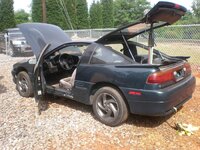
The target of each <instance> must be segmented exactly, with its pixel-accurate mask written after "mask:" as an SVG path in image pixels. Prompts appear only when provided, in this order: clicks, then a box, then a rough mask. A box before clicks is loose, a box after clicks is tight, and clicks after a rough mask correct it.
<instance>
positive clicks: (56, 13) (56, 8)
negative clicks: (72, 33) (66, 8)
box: [46, 0, 67, 29]
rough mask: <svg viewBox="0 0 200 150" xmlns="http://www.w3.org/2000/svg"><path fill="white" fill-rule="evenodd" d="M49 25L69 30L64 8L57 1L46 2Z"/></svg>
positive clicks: (48, 0)
mask: <svg viewBox="0 0 200 150" xmlns="http://www.w3.org/2000/svg"><path fill="white" fill-rule="evenodd" d="M46 10H47V23H50V24H54V25H57V26H59V27H61V28H63V29H66V28H67V23H66V20H65V16H64V15H63V12H62V8H61V6H60V5H59V3H57V2H56V1H55V0H47V1H46Z"/></svg>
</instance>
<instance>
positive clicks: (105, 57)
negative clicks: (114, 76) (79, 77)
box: [90, 46, 130, 64]
mask: <svg viewBox="0 0 200 150" xmlns="http://www.w3.org/2000/svg"><path fill="white" fill-rule="evenodd" d="M90 63H91V64H117V63H118V64H121V63H130V61H129V60H127V59H126V58H125V57H123V56H122V55H120V54H118V53H115V52H114V51H112V50H110V49H109V48H107V47H103V46H102V47H98V48H97V49H96V50H95V52H94V54H93V56H92V59H91V62H90Z"/></svg>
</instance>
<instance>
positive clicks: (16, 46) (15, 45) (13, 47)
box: [5, 28, 33, 57]
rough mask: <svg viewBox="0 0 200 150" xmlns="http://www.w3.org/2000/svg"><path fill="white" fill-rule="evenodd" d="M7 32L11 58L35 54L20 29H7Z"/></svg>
mask: <svg viewBox="0 0 200 150" xmlns="http://www.w3.org/2000/svg"><path fill="white" fill-rule="evenodd" d="M5 32H6V33H5V34H6V38H7V44H8V46H7V47H8V48H9V50H8V54H9V55H10V56H12V57H14V56H17V55H18V56H19V55H24V54H33V52H32V49H31V46H30V45H28V43H27V42H26V39H25V38H24V37H23V35H22V33H21V32H20V31H19V29H18V28H12V29H7V30H6V31H5Z"/></svg>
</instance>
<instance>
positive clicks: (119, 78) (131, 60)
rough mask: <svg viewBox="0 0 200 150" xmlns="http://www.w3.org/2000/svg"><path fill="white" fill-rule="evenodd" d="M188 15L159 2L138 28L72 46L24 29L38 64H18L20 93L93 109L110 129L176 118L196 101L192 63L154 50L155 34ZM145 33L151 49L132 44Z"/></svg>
mask: <svg viewBox="0 0 200 150" xmlns="http://www.w3.org/2000/svg"><path fill="white" fill-rule="evenodd" d="M185 12H186V9H185V8H184V7H182V6H180V5H177V4H174V3H170V2H159V3H158V4H157V5H155V6H154V7H153V8H152V9H151V10H150V11H149V12H148V13H147V14H146V15H145V16H144V18H142V19H140V20H139V21H138V22H135V23H131V24H129V25H126V26H123V27H121V28H118V29H116V30H115V31H113V32H111V33H108V34H107V35H105V36H103V37H101V38H100V39H98V40H96V41H95V42H94V41H91V42H88V41H78V42H77V41H76V42H75V41H72V40H71V39H70V38H69V37H68V36H67V35H66V34H65V33H64V32H63V30H61V29H60V28H59V27H57V26H54V25H50V24H42V23H28V24H21V25H19V28H20V30H21V32H22V33H23V34H24V36H25V38H26V40H27V41H28V43H29V44H30V45H31V47H32V50H33V53H34V54H35V58H32V59H30V60H28V61H24V62H19V63H16V64H14V66H13V70H12V75H13V78H14V82H15V83H16V87H17V90H18V92H19V94H20V95H21V96H23V97H30V96H34V97H35V99H36V100H40V99H41V98H42V97H43V96H44V95H45V94H52V95H56V96H61V97H65V98H67V99H71V100H75V101H78V102H81V103H84V104H86V105H92V107H93V111H94V114H95V116H96V118H97V119H98V120H99V121H100V122H102V123H104V124H106V125H109V126H117V125H120V124H122V123H123V122H124V121H125V120H126V119H127V118H128V115H129V113H132V114H139V115H148V116H163V115H169V114H171V113H173V112H176V111H177V109H178V108H180V107H181V106H182V105H183V104H184V103H185V102H187V101H188V100H189V99H190V98H191V97H192V94H193V92H194V89H195V78H194V76H193V75H192V74H191V67H190V64H189V63H188V61H187V59H188V58H189V57H183V56H179V57H172V56H169V55H167V54H164V53H162V52H160V51H159V50H156V49H155V48H154V44H155V42H154V29H157V28H161V27H164V26H167V25H171V24H173V23H174V22H176V21H178V20H179V19H180V18H181V17H182V16H183V15H184V14H185ZM144 33H148V35H149V36H148V45H147V46H146V45H144V44H142V43H138V42H135V41H134V40H133V38H134V37H136V36H138V35H142V34H144ZM116 45H117V46H116ZM141 51H144V52H145V53H141Z"/></svg>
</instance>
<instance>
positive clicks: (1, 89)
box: [0, 76, 7, 94]
mask: <svg viewBox="0 0 200 150" xmlns="http://www.w3.org/2000/svg"><path fill="white" fill-rule="evenodd" d="M1 79H3V76H0V80H1ZM6 92H7V88H6V87H5V86H4V85H3V84H1V81H0V94H2V93H6Z"/></svg>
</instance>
